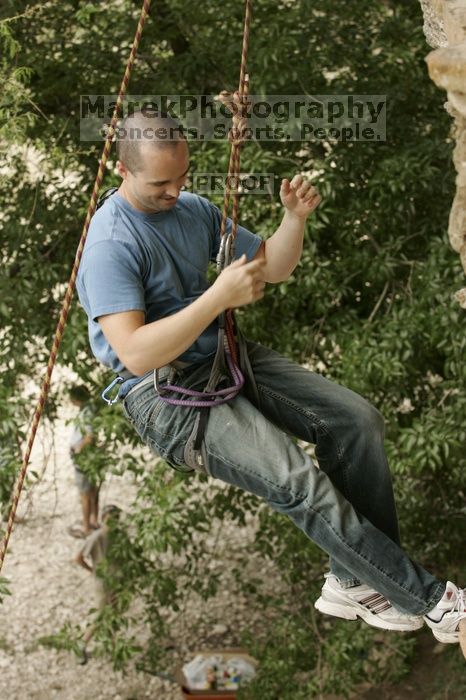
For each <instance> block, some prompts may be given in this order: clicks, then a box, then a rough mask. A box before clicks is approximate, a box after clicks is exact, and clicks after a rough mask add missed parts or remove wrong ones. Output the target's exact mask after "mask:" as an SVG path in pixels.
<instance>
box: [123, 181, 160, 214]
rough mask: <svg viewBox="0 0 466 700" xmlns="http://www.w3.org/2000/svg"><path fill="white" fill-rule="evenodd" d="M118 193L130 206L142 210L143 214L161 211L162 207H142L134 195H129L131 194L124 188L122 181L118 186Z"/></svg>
mask: <svg viewBox="0 0 466 700" xmlns="http://www.w3.org/2000/svg"><path fill="white" fill-rule="evenodd" d="M118 194H119V195H120V196H121V197H123V199H126V201H127V202H128V203H129V204H131V206H132V207H134V209H137V210H138V211H142V212H143V213H144V214H158V213H159V212H161V211H162V209H148V208H147V207H144V206H143V205H142V204H141V203H140V202H138V200H137V199H134V197H132V196H131V194H130V193H129V192H128V190H127V189H126V187H125V183H124V182H122V183H121V185H120V187H119V188H118Z"/></svg>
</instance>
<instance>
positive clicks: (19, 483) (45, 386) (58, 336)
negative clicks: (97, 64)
mask: <svg viewBox="0 0 466 700" xmlns="http://www.w3.org/2000/svg"><path fill="white" fill-rule="evenodd" d="M151 2H152V0H143V4H142V8H141V14H140V17H139V22H138V25H137V29H136V33H135V35H134V40H133V45H132V47H131V52H130V54H129V58H128V62H127V64H126V69H125V73H124V76H123V80H122V81H121V85H120V91H119V93H118V98H117V101H116V103H115V108H114V110H113V114H112V119H111V121H110V125H109V128H108V132H107V138H106V140H105V145H104V148H103V151H102V156H101V159H100V164H99V169H98V172H97V176H96V179H95V183H94V189H93V191H92V195H91V199H90V202H89V207H88V209H87V214H86V219H85V221H84V226H83V231H82V234H81V238H80V240H79V244H78V249H77V252H76V257H75V260H74V264H73V269H72V271H71V277H70V279H69V282H68V287H67V289H66V292H65V296H64V299H63V303H62V308H61V312H60V318H59V320H58V324H57V328H56V331H55V336H54V339H53V344H52V349H51V351H50V356H49V360H48V364H47V370H46V373H45V377H44V379H43V382H42V386H41V389H40V396H39V399H38V402H37V405H36V408H35V411H34V415H33V418H32V423H31V428H30V431H29V436H28V440H27V446H26V452H25V453H24V457H23V462H22V466H21V470H20V472H19V475H18V478H17V480H16V483H15V488H14V493H13V498H12V504H11V508H10V513H9V516H8V523H7V526H6V531H5V535H4V537H3V541H2V545H1V549H0V572H1V570H2V567H3V562H4V559H5V554H6V551H7V548H8V543H9V541H10V535H11V531H12V529H13V523H14V521H15V516H16V510H17V508H18V502H19V499H20V496H21V491H22V488H23V484H24V479H25V478H26V472H27V468H28V464H29V459H30V456H31V451H32V447H33V445H34V439H35V437H36V433H37V428H38V426H39V423H40V419H41V417H42V413H43V410H44V406H45V402H46V401H47V396H48V393H49V389H50V381H51V378H52V372H53V369H54V366H55V362H56V359H57V353H58V349H59V347H60V344H61V340H62V337H63V332H64V330H65V325H66V321H67V319H68V314H69V311H70V307H71V301H72V299H73V293H74V290H75V287H76V278H77V275H78V270H79V265H80V263H81V258H82V254H83V250H84V244H85V242H86V237H87V232H88V230H89V224H90V222H91V219H92V216H93V214H94V212H95V209H96V205H97V197H98V194H99V190H100V186H101V184H102V180H103V178H104V173H105V166H106V163H107V159H108V155H109V153H110V149H111V146H112V141H113V136H114V134H115V127H116V123H117V121H118V117H119V115H120V111H121V107H122V104H123V99H124V96H125V94H126V90H127V87H128V83H129V79H130V75H131V70H132V68H133V63H134V59H135V58H136V53H137V50H138V47H139V42H140V41H141V35H142V31H143V28H144V24H145V21H146V19H147V16H148V14H149V8H150V5H151Z"/></svg>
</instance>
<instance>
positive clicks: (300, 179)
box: [291, 175, 304, 191]
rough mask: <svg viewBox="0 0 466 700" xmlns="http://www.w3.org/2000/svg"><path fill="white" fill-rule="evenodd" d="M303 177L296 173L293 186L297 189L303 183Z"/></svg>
mask: <svg viewBox="0 0 466 700" xmlns="http://www.w3.org/2000/svg"><path fill="white" fill-rule="evenodd" d="M303 179H304V178H303V176H302V175H295V176H294V178H293V179H292V180H291V188H292V189H293V190H295V191H296V190H297V189H298V188H299V187H300V186H301V185H302V182H303Z"/></svg>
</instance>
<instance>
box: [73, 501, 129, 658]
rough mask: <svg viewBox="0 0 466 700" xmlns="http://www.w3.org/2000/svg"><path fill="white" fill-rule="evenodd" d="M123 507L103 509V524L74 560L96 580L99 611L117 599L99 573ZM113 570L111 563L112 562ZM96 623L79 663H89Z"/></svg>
mask: <svg viewBox="0 0 466 700" xmlns="http://www.w3.org/2000/svg"><path fill="white" fill-rule="evenodd" d="M120 513H121V509H120V508H119V507H118V506H116V505H113V504H109V505H107V506H105V507H104V508H103V509H102V518H101V519H102V525H101V526H100V527H99V528H98V529H97V530H94V532H92V533H91V534H90V535H89V537H87V538H86V541H85V542H84V544H83V546H82V547H81V549H80V550H79V552H78V554H77V555H76V557H75V559H74V561H75V562H76V563H77V564H79V565H80V566H82V567H83V569H86V571H89V572H90V573H91V574H92V575H93V577H94V582H95V592H96V598H97V601H96V605H95V607H96V609H97V612H98V613H99V612H100V611H101V610H102V609H103V608H104V607H105V606H106V605H112V604H113V602H114V599H115V596H114V592H113V591H112V589H111V588H110V587H109V585H108V583H107V582H106V580H105V579H103V578H102V577H101V576H100V575H99V565H100V564H101V563H102V562H103V561H104V560H106V559H107V555H108V550H109V544H110V542H111V530H112V526H113V525H115V524H116V523H117V521H118V519H119V517H120ZM110 571H111V564H110ZM95 627H96V625H95V623H93V624H91V625H90V626H89V628H88V629H87V631H86V633H85V635H84V637H83V641H82V644H81V646H80V659H79V663H80V664H82V665H84V664H86V663H87V660H88V654H87V645H88V644H89V641H90V640H91V638H92V636H93V634H94V632H95Z"/></svg>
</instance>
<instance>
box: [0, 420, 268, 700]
mask: <svg viewBox="0 0 466 700" xmlns="http://www.w3.org/2000/svg"><path fill="white" fill-rule="evenodd" d="M75 413H76V409H75V408H73V407H72V406H69V407H64V408H63V409H62V413H61V416H60V419H59V420H58V421H57V424H56V426H55V431H54V437H52V436H51V435H50V434H47V433H46V431H45V430H44V428H43V427H42V426H41V428H40V429H39V433H38V436H37V439H36V444H35V447H34V451H33V455H32V459H31V465H30V470H34V471H37V472H38V473H39V474H41V475H42V478H41V480H40V481H39V482H37V483H36V484H35V485H34V486H33V487H32V488H29V490H28V491H26V492H23V495H22V499H21V502H20V507H19V511H18V515H19V516H20V517H21V518H24V522H18V523H17V524H16V525H15V528H14V530H13V534H12V537H11V540H10V547H9V551H8V553H7V556H6V560H5V565H4V569H3V572H2V575H3V576H5V577H6V578H8V579H9V581H10V582H11V585H10V589H11V591H12V596H7V597H6V598H5V600H4V603H3V605H2V606H1V607H0V698H6V697H8V699H9V700H52V699H53V698H59V699H60V700H89V699H90V698H92V699H93V700H142V699H143V698H153V699H156V700H180V698H181V693H180V690H179V688H178V686H177V685H176V684H174V683H172V682H170V681H165V680H162V679H160V678H158V677H154V676H152V675H149V674H145V673H141V672H137V671H135V670H129V671H127V672H125V673H124V674H123V673H120V672H115V671H114V670H113V669H112V666H111V664H110V663H108V662H106V661H104V660H102V659H101V658H91V659H90V660H89V663H88V664H87V665H86V666H84V667H83V666H80V665H78V664H77V661H76V657H75V656H74V655H73V654H72V653H69V652H66V651H57V650H55V649H50V648H47V647H44V646H43V645H41V644H39V643H38V639H39V638H40V637H42V636H45V635H52V634H56V633H57V632H58V631H59V630H60V629H61V628H62V626H63V625H64V624H65V623H70V624H71V625H73V626H74V625H77V624H81V625H83V624H84V622H85V621H86V619H87V611H88V610H89V608H90V607H92V603H93V600H94V597H93V596H94V593H93V590H94V589H93V585H92V580H91V576H90V575H89V574H88V573H87V572H86V571H84V569H81V568H80V567H78V566H77V565H75V564H74V563H73V562H72V559H73V557H74V555H75V553H76V552H77V550H78V548H79V546H80V544H81V542H82V541H81V540H75V539H73V538H72V537H70V535H69V534H68V533H67V531H66V529H67V526H68V525H70V524H72V523H74V522H76V521H77V520H78V519H79V518H80V506H79V499H78V493H77V490H76V487H75V484H74V477H73V469H72V466H71V463H70V460H69V457H68V437H69V433H70V430H71V428H70V426H69V425H66V424H65V422H66V420H67V419H69V418H71V417H72V416H74V415H75ZM133 493H134V488H133V485H132V482H131V478H130V476H128V477H125V476H123V477H116V476H113V475H112V476H110V477H109V478H108V479H107V481H106V482H105V484H104V485H103V487H102V491H101V506H102V505H104V504H105V503H110V502H112V503H117V504H118V505H119V506H120V507H122V508H123V509H127V508H128V507H129V505H130V503H131V500H132V497H133ZM236 530H238V528H236ZM231 534H232V533H231V532H230V533H228V528H226V529H225V532H224V535H223V536H224V539H225V547H224V549H225V556H226V555H227V554H226V552H227V551H229V552H231ZM236 536H238V532H236ZM241 538H242V545H243V546H244V544H245V542H244V533H242V534H241ZM221 550H222V547H220V551H221ZM220 556H221V555H220ZM218 564H219V566H221V561H219V563H218ZM251 564H252V565H254V562H251ZM230 610H231V613H230V612H229V611H230ZM259 619H260V611H257V612H254V611H252V612H251V611H250V610H248V609H247V602H246V601H245V600H241V599H239V600H238V599H236V598H235V603H234V605H232V600H231V597H230V596H229V594H228V591H227V590H224V591H222V594H220V595H219V596H217V597H216V598H213V599H211V600H209V601H208V602H207V603H205V602H204V601H202V600H194V599H193V600H192V606H191V601H190V609H189V610H187V611H186V614H185V615H183V616H182V617H181V618H180V616H178V618H177V621H176V623H175V625H174V627H173V629H172V635H173V641H174V643H175V647H176V650H177V652H178V654H179V658H180V659H183V660H184V661H183V662H185V661H189V660H190V659H191V658H192V650H193V648H196V646H197V648H213V647H215V646H220V647H227V646H231V645H236V644H237V639H235V632H234V631H235V630H238V629H239V627H240V626H241V620H243V622H244V624H248V625H249V626H250V625H251V624H254V621H255V620H259ZM246 621H247V622H246ZM190 629H191V630H192V629H196V632H197V634H196V639H195V640H192V639H190V638H189V635H187V631H188V630H190ZM187 637H188V639H190V644H189V645H187V644H186V639H187ZM191 637H192V635H191ZM189 647H190V648H189ZM165 670H171V669H165Z"/></svg>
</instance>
